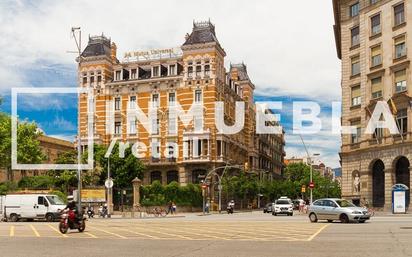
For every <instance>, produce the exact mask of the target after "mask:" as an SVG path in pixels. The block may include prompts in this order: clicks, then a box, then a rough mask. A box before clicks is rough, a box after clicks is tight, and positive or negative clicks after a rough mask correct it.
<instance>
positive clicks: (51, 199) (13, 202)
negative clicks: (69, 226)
mask: <svg viewBox="0 0 412 257" xmlns="http://www.w3.org/2000/svg"><path fill="white" fill-rule="evenodd" d="M65 207H66V204H65V203H64V202H63V201H62V200H61V199H60V198H59V197H58V196H57V195H48V194H11V195H6V197H5V201H4V204H3V217H4V218H5V219H6V220H9V221H13V222H14V221H18V220H19V219H46V220H47V221H54V220H56V219H58V218H59V216H60V211H61V210H63V209H64V208H65Z"/></svg>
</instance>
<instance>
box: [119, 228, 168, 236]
mask: <svg viewBox="0 0 412 257" xmlns="http://www.w3.org/2000/svg"><path fill="white" fill-rule="evenodd" d="M116 229H118V230H122V231H126V232H129V233H132V234H136V235H139V236H146V237H150V238H153V239H160V237H157V236H152V235H149V234H144V233H140V232H137V231H133V230H129V229H125V228H116Z"/></svg>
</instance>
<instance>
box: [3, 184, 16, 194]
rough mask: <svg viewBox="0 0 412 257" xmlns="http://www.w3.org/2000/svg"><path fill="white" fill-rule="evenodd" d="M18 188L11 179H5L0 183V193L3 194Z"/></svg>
mask: <svg viewBox="0 0 412 257" xmlns="http://www.w3.org/2000/svg"><path fill="white" fill-rule="evenodd" d="M17 188H18V186H17V183H16V182H13V181H6V182H3V183H0V195H5V194H7V193H9V192H13V191H16V190H17Z"/></svg>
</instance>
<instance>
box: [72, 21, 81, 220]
mask: <svg viewBox="0 0 412 257" xmlns="http://www.w3.org/2000/svg"><path fill="white" fill-rule="evenodd" d="M71 35H72V37H73V38H74V42H75V43H76V47H77V51H73V52H74V53H77V54H78V56H77V58H76V62H77V63H78V69H79V68H80V62H81V50H82V43H81V40H82V31H81V30H80V27H72V29H71ZM79 96H80V95H79ZM79 99H80V97H79ZM78 112H79V113H78V115H77V116H78V118H77V120H78V121H77V122H78V128H77V129H78V131H77V205H78V206H77V211H78V213H79V214H81V213H82V198H81V190H82V179H81V178H82V177H81V176H82V170H81V168H80V165H81V145H80V144H81V138H80V101H79V102H78Z"/></svg>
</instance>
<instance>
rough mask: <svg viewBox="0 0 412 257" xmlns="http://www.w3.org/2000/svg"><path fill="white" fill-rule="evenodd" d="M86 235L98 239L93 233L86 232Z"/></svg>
mask: <svg viewBox="0 0 412 257" xmlns="http://www.w3.org/2000/svg"><path fill="white" fill-rule="evenodd" d="M84 233H85V234H86V235H88V236H89V237H92V238H98V237H97V236H95V235H93V234H92V233H89V232H84Z"/></svg>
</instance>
